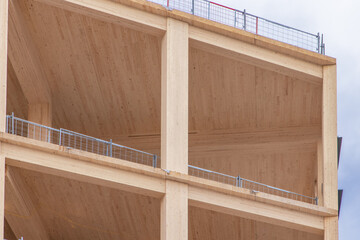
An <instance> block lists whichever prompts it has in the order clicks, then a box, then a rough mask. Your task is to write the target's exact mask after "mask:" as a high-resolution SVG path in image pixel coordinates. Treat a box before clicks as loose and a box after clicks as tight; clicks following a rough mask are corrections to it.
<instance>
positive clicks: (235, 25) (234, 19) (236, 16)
mask: <svg viewBox="0 0 360 240" xmlns="http://www.w3.org/2000/svg"><path fill="white" fill-rule="evenodd" d="M234 13H235V17H234V28H236V17H237V16H236V13H237V11H236V10H235V11H234Z"/></svg>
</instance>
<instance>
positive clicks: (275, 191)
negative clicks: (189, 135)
mask: <svg viewBox="0 0 360 240" xmlns="http://www.w3.org/2000/svg"><path fill="white" fill-rule="evenodd" d="M189 175H192V176H195V177H200V178H204V179H208V180H213V181H217V182H221V183H225V184H229V185H232V186H236V187H240V188H246V189H249V190H251V191H252V192H253V193H257V192H263V193H268V194H272V195H276V196H280V197H284V198H289V199H293V200H297V201H301V202H306V203H311V204H316V205H317V204H318V198H317V197H309V196H305V195H302V194H299V193H295V192H291V191H287V190H284V189H280V188H276V187H272V186H269V185H266V184H263V183H259V182H255V181H251V180H248V179H245V178H242V177H240V176H237V177H234V176H231V175H227V174H223V173H219V172H215V171H211V170H208V169H204V168H199V167H195V166H192V165H189Z"/></svg>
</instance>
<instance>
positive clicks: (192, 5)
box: [191, 0, 195, 15]
mask: <svg viewBox="0 0 360 240" xmlns="http://www.w3.org/2000/svg"><path fill="white" fill-rule="evenodd" d="M191 13H192V14H193V15H195V0H192V1H191Z"/></svg>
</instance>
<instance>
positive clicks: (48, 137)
mask: <svg viewBox="0 0 360 240" xmlns="http://www.w3.org/2000/svg"><path fill="white" fill-rule="evenodd" d="M6 132H7V133H10V134H14V135H18V136H22V137H27V138H31V139H35V140H40V141H44V142H49V143H53V144H57V145H60V146H64V147H66V148H71V149H78V150H82V151H86V152H91V153H95V154H99V155H104V156H109V157H113V158H117V159H121V160H126V161H131V162H135V163H140V164H144V165H148V166H153V167H155V168H156V167H160V157H159V156H157V155H156V154H151V153H147V152H144V151H141V150H137V149H134V148H130V147H126V146H123V145H120V144H116V143H113V142H112V140H110V141H105V140H102V139H99V138H95V137H91V136H87V135H85V134H81V133H77V132H74V131H70V130H67V129H63V128H60V129H55V128H51V127H47V126H44V125H41V124H38V123H34V122H30V121H27V120H24V119H21V118H17V117H15V116H14V114H12V115H8V116H6ZM188 174H189V175H191V176H195V177H199V178H203V179H208V180H212V181H216V182H220V183H224V184H229V185H232V186H235V187H240V188H247V189H250V190H251V191H252V192H264V193H269V194H273V195H277V196H281V197H285V198H290V199H294V200H297V201H302V202H307V203H311V204H316V205H317V204H318V200H317V198H316V197H309V196H305V195H302V194H298V193H295V192H291V191H287V190H283V189H280V188H276V187H272V186H269V185H266V184H263V183H259V182H255V181H251V180H248V179H245V178H242V177H240V176H237V177H235V176H231V175H227V174H224V173H219V172H215V171H211V170H208V169H204V168H200V167H196V166H192V165H189V168H188Z"/></svg>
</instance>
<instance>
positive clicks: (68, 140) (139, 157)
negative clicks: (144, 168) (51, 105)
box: [6, 115, 159, 167]
mask: <svg viewBox="0 0 360 240" xmlns="http://www.w3.org/2000/svg"><path fill="white" fill-rule="evenodd" d="M6 132H7V133H11V134H14V135H18V136H22V137H27V138H31V139H35V140H40V141H45V142H49V143H53V144H57V145H60V146H64V147H66V148H70V149H78V150H82V151H86V152H91V153H96V154H99V155H103V156H109V157H113V158H118V159H122V160H126V161H130V162H135V163H140V164H144V165H148V166H153V167H157V166H158V164H159V162H158V157H157V155H155V154H151V153H147V152H143V151H140V150H137V149H134V148H130V147H126V146H122V145H119V144H116V143H113V142H112V140H110V141H104V140H102V139H98V138H94V137H90V136H87V135H84V134H80V133H77V132H73V131H70V130H66V129H63V128H60V129H55V128H51V127H47V126H44V125H40V124H37V123H34V122H30V121H27V120H23V119H21V118H17V117H15V116H14V115H8V116H7V117H6Z"/></svg>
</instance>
